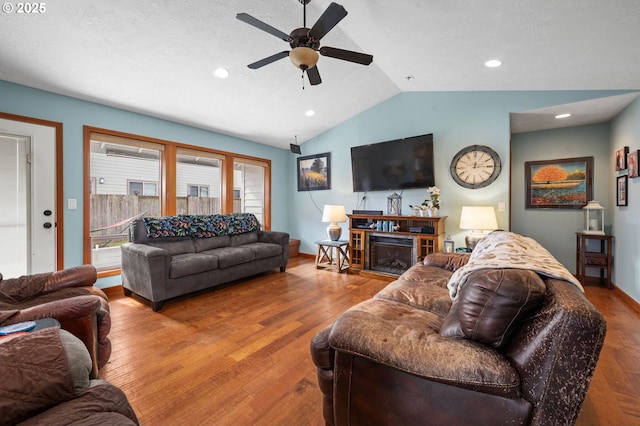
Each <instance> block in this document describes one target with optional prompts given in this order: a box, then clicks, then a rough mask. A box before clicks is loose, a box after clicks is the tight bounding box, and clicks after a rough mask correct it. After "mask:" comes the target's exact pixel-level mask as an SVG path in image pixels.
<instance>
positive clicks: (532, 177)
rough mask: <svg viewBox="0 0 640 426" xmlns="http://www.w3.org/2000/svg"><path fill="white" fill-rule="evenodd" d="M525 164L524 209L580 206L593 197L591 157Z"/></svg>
mask: <svg viewBox="0 0 640 426" xmlns="http://www.w3.org/2000/svg"><path fill="white" fill-rule="evenodd" d="M524 164H525V186H526V208H528V209H548V208H555V209H580V208H582V207H584V206H585V205H586V204H587V202H588V201H589V200H591V199H593V157H580V158H565V159H560V160H543V161H527V162H526V163H524Z"/></svg>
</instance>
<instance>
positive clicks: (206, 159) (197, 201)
mask: <svg viewBox="0 0 640 426" xmlns="http://www.w3.org/2000/svg"><path fill="white" fill-rule="evenodd" d="M224 158H225V156H224V155H221V154H217V153H212V152H204V151H199V150H194V149H187V148H178V150H177V155H176V160H177V163H176V185H177V188H178V189H177V191H176V194H177V199H176V212H177V213H178V214H216V213H222V172H221V169H222V161H223V160H224ZM185 188H186V191H185Z"/></svg>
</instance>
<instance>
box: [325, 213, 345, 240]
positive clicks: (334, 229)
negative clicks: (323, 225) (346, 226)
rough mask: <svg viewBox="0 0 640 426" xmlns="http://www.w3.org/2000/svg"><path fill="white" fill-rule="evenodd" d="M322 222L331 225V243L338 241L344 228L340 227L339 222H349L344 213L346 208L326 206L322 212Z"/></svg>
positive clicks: (329, 228)
mask: <svg viewBox="0 0 640 426" xmlns="http://www.w3.org/2000/svg"><path fill="white" fill-rule="evenodd" d="M322 221H323V222H330V223H331V224H330V225H329V226H328V227H327V236H328V237H329V239H330V240H331V241H338V240H339V239H340V235H341V234H342V228H341V227H340V225H338V222H346V221H347V214H346V213H345V211H344V206H338V205H334V204H325V205H324V210H323V212H322Z"/></svg>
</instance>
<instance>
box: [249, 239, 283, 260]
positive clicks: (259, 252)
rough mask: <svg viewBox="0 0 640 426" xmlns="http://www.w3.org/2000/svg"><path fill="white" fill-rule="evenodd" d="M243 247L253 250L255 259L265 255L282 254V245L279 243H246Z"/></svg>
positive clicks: (265, 256) (263, 257)
mask: <svg viewBox="0 0 640 426" xmlns="http://www.w3.org/2000/svg"><path fill="white" fill-rule="evenodd" d="M245 247H247V248H250V249H251V250H253V252H254V253H255V256H256V257H255V258H256V259H266V258H267V257H273V256H280V255H281V254H282V246H281V245H279V244H271V243H260V242H258V243H252V244H246V245H245Z"/></svg>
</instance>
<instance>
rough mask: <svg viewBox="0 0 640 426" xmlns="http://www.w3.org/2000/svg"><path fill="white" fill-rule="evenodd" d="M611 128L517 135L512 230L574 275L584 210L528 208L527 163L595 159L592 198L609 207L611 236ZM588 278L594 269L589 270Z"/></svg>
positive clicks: (607, 222) (514, 141) (597, 126)
mask: <svg viewBox="0 0 640 426" xmlns="http://www.w3.org/2000/svg"><path fill="white" fill-rule="evenodd" d="M609 137H610V125H609V124H608V123H607V124H594V125H591V126H578V127H568V128H564V129H554V130H544V131H539V132H530V133H522V134H516V135H513V139H512V151H511V152H512V154H511V155H512V161H511V166H512V172H513V174H512V178H511V179H512V181H511V182H512V187H511V194H512V199H511V201H512V203H511V209H512V210H511V213H512V221H511V229H512V230H513V231H514V232H517V233H520V234H523V235H528V236H530V237H532V238H534V239H535V240H537V241H538V242H540V244H542V245H543V246H544V247H546V248H547V250H549V251H550V252H551V254H553V255H554V256H555V257H556V259H558V260H559V261H560V262H561V263H562V264H563V265H564V266H565V267H566V268H567V269H568V270H569V271H571V272H572V273H575V272H576V271H575V269H576V235H575V233H576V232H580V231H582V230H584V229H585V224H584V222H585V219H584V216H585V215H584V211H583V210H582V209H580V210H565V209H525V208H524V206H525V181H524V175H525V167H524V163H525V162H526V161H537V160H553V159H562V158H574V157H594V164H593V177H594V179H593V198H592V199H593V200H597V201H599V202H600V204H601V205H602V206H603V207H605V209H606V210H605V230H606V231H607V232H608V233H609V232H611V228H612V225H611V224H612V222H613V210H614V206H615V204H614V205H612V204H611V203H610V202H609V193H610V192H611V186H610V185H609V181H610V179H611V177H610V173H609V170H610V169H611V164H613V163H610V162H609V150H610V148H609V145H610V143H609ZM587 272H588V273H589V274H591V273H592V272H595V271H587Z"/></svg>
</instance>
